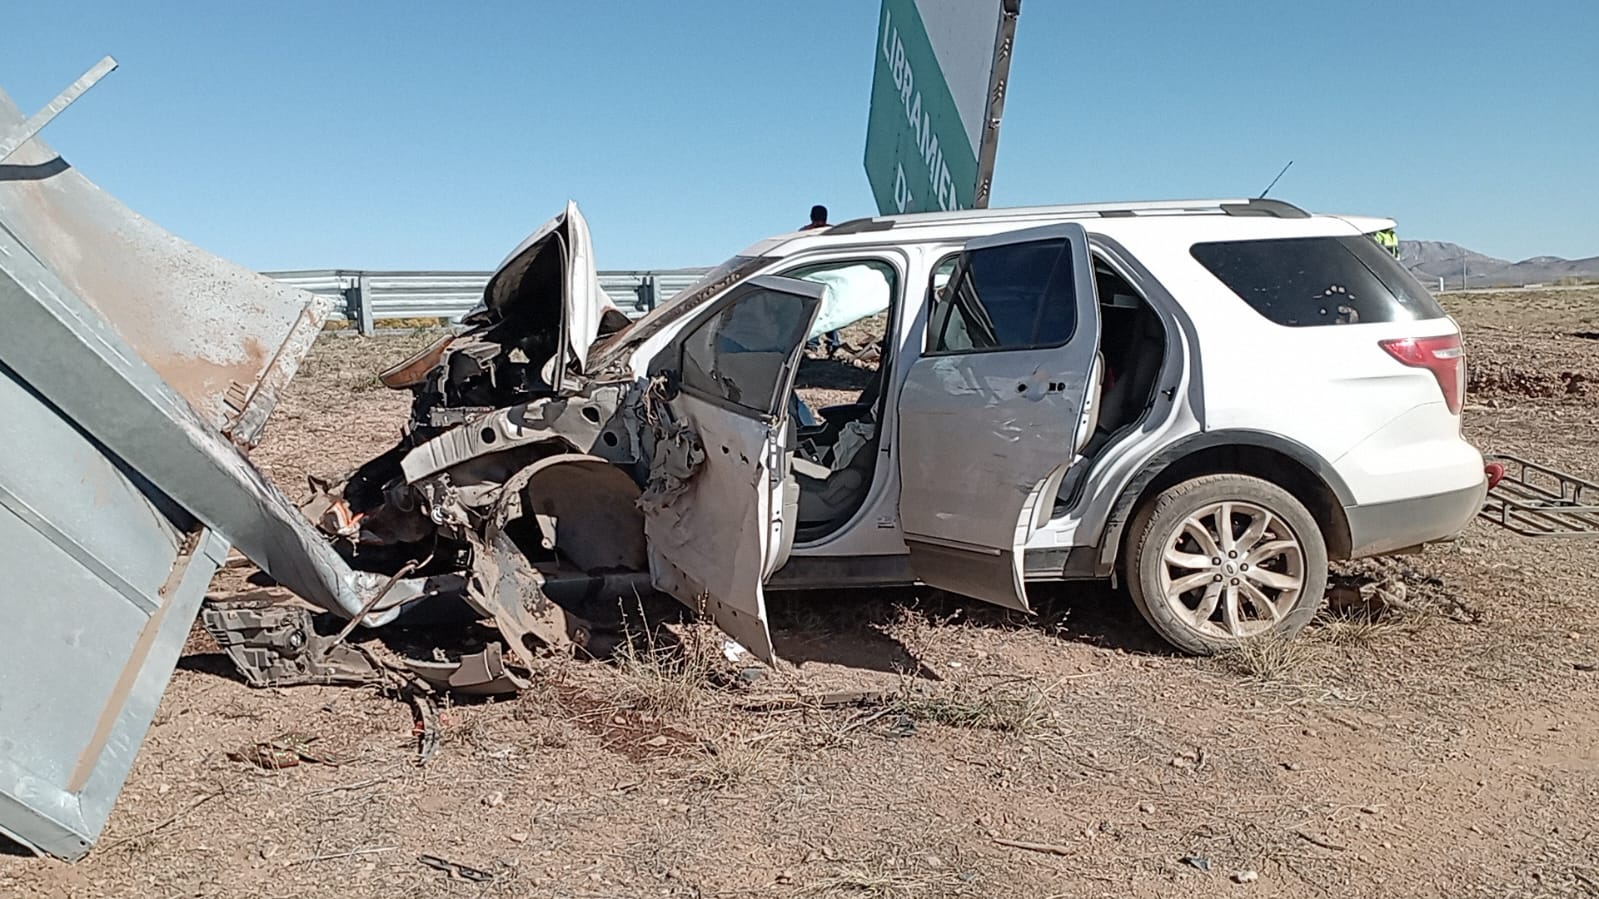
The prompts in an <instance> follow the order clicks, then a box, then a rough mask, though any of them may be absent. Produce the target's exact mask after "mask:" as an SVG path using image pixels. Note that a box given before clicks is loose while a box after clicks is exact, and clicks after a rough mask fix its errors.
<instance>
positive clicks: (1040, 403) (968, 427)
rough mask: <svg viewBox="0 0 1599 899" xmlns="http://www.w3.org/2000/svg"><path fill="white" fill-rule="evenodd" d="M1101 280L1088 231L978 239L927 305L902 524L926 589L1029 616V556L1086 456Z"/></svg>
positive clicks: (910, 392) (906, 431) (904, 424)
mask: <svg viewBox="0 0 1599 899" xmlns="http://www.w3.org/2000/svg"><path fill="white" fill-rule="evenodd" d="M1093 271H1094V270H1093V264H1092V261H1091V260H1090V258H1089V255H1088V237H1087V234H1086V233H1085V232H1084V231H1083V228H1082V226H1080V225H1075V224H1067V225H1052V226H1049V227H1044V228H1033V229H1029V230H1026V231H1015V232H1011V233H1008V234H1000V235H995V236H992V237H985V238H981V239H978V240H973V241H971V242H970V243H968V244H967V245H966V246H965V248H964V249H963V252H962V253H961V256H960V258H959V260H958V261H957V262H956V265H955V269H954V271H953V272H952V273H951V274H950V278H949V281H948V282H947V283H946V284H945V285H944V286H943V287H942V288H941V289H937V290H936V291H935V293H934V296H933V297H932V298H931V301H930V302H929V304H928V310H929V311H928V319H927V342H926V345H925V349H924V351H923V354H922V357H921V358H919V359H917V360H916V362H915V364H913V365H912V366H911V370H910V372H909V374H908V376H907V378H906V381H905V389H904V392H903V393H902V394H901V395H900V401H899V435H900V436H899V464H900V524H901V527H902V528H903V530H904V532H905V542H906V544H907V545H908V546H909V547H910V555H911V568H912V570H913V571H914V572H915V573H916V576H917V577H919V578H920V579H921V580H922V581H924V582H925V583H927V584H930V585H932V586H935V587H939V588H942V589H946V590H950V591H953V592H956V593H961V594H964V595H966V596H971V597H975V598H977V599H982V600H987V601H988V602H992V603H997V604H999V605H1003V606H1009V607H1011V608H1016V609H1022V610H1024V611H1025V610H1027V609H1028V605H1027V594H1026V592H1025V590H1024V588H1023V582H1022V547H1023V545H1024V544H1025V543H1026V542H1027V538H1028V535H1029V534H1030V533H1031V532H1032V531H1033V529H1035V528H1036V527H1037V526H1038V525H1039V524H1040V523H1042V522H1043V521H1044V520H1046V519H1047V517H1048V514H1049V511H1050V509H1051V508H1052V507H1053V504H1054V499H1055V493H1056V491H1057V490H1059V487H1060V482H1061V478H1062V477H1063V476H1064V475H1065V473H1066V470H1067V468H1068V467H1070V465H1071V464H1072V462H1073V460H1074V459H1075V458H1076V455H1077V450H1078V449H1079V447H1078V446H1077V445H1076V444H1077V440H1078V439H1079V437H1078V432H1079V422H1080V420H1081V417H1082V415H1083V412H1084V402H1085V395H1086V394H1087V392H1088V384H1089V381H1090V379H1091V377H1092V375H1093V369H1094V364H1095V357H1096V355H1097V353H1098V345H1099V308H1098V304H1097V302H1096V300H1095V298H1094V275H1093ZM1090 399H1092V398H1090ZM1089 430H1092V429H1089Z"/></svg>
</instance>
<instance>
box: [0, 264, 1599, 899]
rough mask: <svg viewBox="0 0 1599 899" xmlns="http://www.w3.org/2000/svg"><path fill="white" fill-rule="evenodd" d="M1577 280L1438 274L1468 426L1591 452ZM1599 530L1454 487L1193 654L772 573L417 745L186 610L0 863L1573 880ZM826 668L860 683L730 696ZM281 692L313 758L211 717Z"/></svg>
mask: <svg viewBox="0 0 1599 899" xmlns="http://www.w3.org/2000/svg"><path fill="white" fill-rule="evenodd" d="M1570 293H1571V292H1566V293H1562V294H1561V295H1559V296H1552V297H1529V296H1528V295H1527V294H1525V293H1515V294H1510V293H1507V294H1503V295H1481V294H1474V295H1470V296H1469V297H1461V298H1459V299H1458V300H1455V301H1453V303H1452V309H1453V311H1454V312H1456V314H1457V315H1458V316H1459V317H1460V319H1461V321H1462V322H1463V323H1464V324H1465V326H1466V327H1467V328H1468V335H1469V336H1468V346H1469V350H1468V352H1469V359H1470V363H1471V367H1472V371H1473V372H1474V374H1473V376H1472V382H1471V386H1472V391H1471V393H1470V395H1469V397H1468V402H1469V404H1470V406H1469V414H1468V430H1469V432H1470V435H1471V437H1472V438H1473V440H1474V441H1475V442H1477V444H1478V445H1479V446H1481V447H1483V448H1484V449H1485V450H1488V451H1494V452H1514V453H1519V454H1524V455H1527V456H1530V457H1532V458H1535V459H1539V460H1542V461H1545V462H1548V463H1551V464H1554V465H1557V466H1559V467H1562V468H1565V469H1567V470H1570V471H1572V472H1574V473H1577V474H1581V475H1583V476H1586V477H1589V478H1599V453H1596V449H1599V426H1596V425H1599V410H1596V409H1595V408H1594V405H1593V400H1592V397H1591V396H1590V395H1589V393H1588V390H1589V389H1591V388H1590V387H1589V383H1588V377H1589V375H1590V374H1599V342H1596V341H1594V340H1592V339H1589V338H1587V337H1580V336H1572V335H1573V334H1576V333H1578V332H1586V331H1589V330H1590V329H1594V327H1595V326H1594V325H1593V323H1592V322H1591V321H1590V320H1587V319H1586V317H1588V316H1592V315H1593V313H1594V312H1596V311H1599V291H1594V292H1577V293H1578V294H1579V295H1577V296H1571V295H1569V294H1570ZM1449 299H1450V298H1446V300H1449ZM419 340H420V338H387V339H383V340H359V339H345V338H330V339H326V340H324V341H323V342H322V343H320V344H319V345H318V347H317V349H316V350H315V352H314V354H313V356H312V358H311V359H310V361H309V364H308V365H307V367H306V370H305V373H304V375H302V377H301V378H300V379H299V380H298V381H296V382H295V385H294V387H293V389H292V390H291V391H290V392H289V395H288V396H287V397H286V398H285V401H284V403H283V406H282V408H281V410H280V411H279V413H278V414H277V416H276V417H275V418H274V420H273V422H272V424H271V426H270V427H269V430H268V434H267V440H266V442H265V444H264V445H263V446H262V448H261V450H260V451H259V454H258V457H257V458H258V461H259V462H260V464H261V465H262V467H263V468H264V469H265V470H267V471H268V472H269V473H270V474H271V476H272V477H273V478H274V479H277V480H278V481H279V482H280V483H282V484H285V485H286V488H287V489H288V490H289V491H290V492H291V493H297V492H298V491H299V488H300V485H302V484H303V483H304V476H305V474H306V473H307V472H328V471H333V470H337V469H339V468H340V467H342V466H346V465H349V464H353V463H355V462H357V461H359V460H361V459H364V458H366V457H368V456H370V455H372V454H373V453H375V452H376V451H377V450H379V449H380V448H382V447H384V446H386V445H388V443H389V442H390V441H392V440H393V439H394V437H395V435H396V434H397V428H398V426H399V423H400V421H401V420H402V418H403V415H404V409H405V406H406V402H405V398H404V397H403V396H401V395H398V394H393V393H390V392H388V391H385V390H382V389H380V388H375V387H374V384H373V381H372V373H373V372H374V371H375V370H376V369H377V368H378V367H379V366H380V364H381V363H382V362H384V361H386V360H389V359H393V358H396V357H398V356H400V355H402V354H403V353H404V352H406V351H407V350H408V349H410V348H412V347H414V346H415V345H416V344H417V343H418V342H419ZM1567 375H1572V376H1580V383H1579V382H1578V379H1577V378H1576V377H1567ZM1572 383H1579V387H1578V388H1577V389H1572V388H1571V387H1569V385H1570V384H1572ZM1596 563H1599V544H1593V543H1585V542H1561V543H1553V542H1547V543H1539V542H1534V541H1529V540H1525V539H1522V538H1518V537H1515V536H1513V535H1510V534H1508V533H1506V532H1502V531H1498V530H1495V529H1494V528H1493V527H1492V526H1490V525H1487V524H1477V525H1474V526H1472V527H1471V529H1470V530H1469V531H1468V532H1467V533H1466V534H1465V536H1464V537H1463V538H1462V539H1461V540H1460V541H1459V542H1458V543H1456V544H1453V545H1450V546H1446V547H1440V548H1435V549H1432V550H1430V551H1428V552H1427V553H1426V554H1424V555H1421V556H1413V557H1406V558H1403V559H1398V560H1389V561H1383V562H1371V563H1363V564H1359V565H1352V566H1345V567H1343V568H1341V569H1340V571H1339V572H1338V573H1339V575H1340V578H1341V580H1342V582H1343V583H1345V584H1346V585H1348V586H1349V587H1350V588H1352V589H1358V588H1359V587H1361V586H1365V587H1366V588H1367V591H1368V593H1371V592H1375V595H1376V596H1377V597H1379V600H1378V601H1377V602H1378V604H1377V605H1376V606H1375V607H1374V610H1372V611H1368V612H1364V613H1347V614H1346V615H1344V616H1335V615H1328V616H1327V617H1325V618H1324V619H1323V620H1321V621H1318V622H1317V623H1316V624H1315V625H1313V626H1312V627H1311V628H1310V629H1309V630H1308V631H1307V632H1306V633H1305V634H1304V635H1303V636H1302V638H1301V639H1300V640H1299V641H1296V642H1295V643H1293V644H1289V645H1288V646H1287V647H1275V648H1269V649H1262V650H1260V651H1257V652H1251V653H1245V654H1240V655H1236V656H1233V657H1229V658H1218V659H1193V658H1186V657H1180V656H1175V655H1172V654H1171V653H1170V652H1168V651H1167V650H1166V649H1164V648H1163V647H1162V645H1160V644H1159V643H1158V642H1157V641H1156V639H1155V638H1154V637H1153V635H1152V634H1151V633H1150V632H1149V631H1148V629H1147V628H1146V627H1145V626H1144V625H1143V623H1142V622H1141V621H1140V619H1139V618H1138V616H1137V614H1136V613H1135V612H1134V611H1133V610H1132V608H1131V605H1130V603H1129V602H1128V601H1127V600H1126V599H1125V597H1123V596H1121V595H1119V594H1117V593H1115V592H1113V591H1111V590H1109V589H1108V588H1102V587H1081V586H1079V587H1071V588H1056V589H1051V590H1040V591H1038V594H1037V597H1036V598H1037V599H1038V604H1039V606H1040V609H1041V611H1040V612H1039V614H1038V615H1037V616H1036V617H1033V618H1025V617H1022V616H1020V615H1010V614H1005V613H1003V612H1000V611H996V610H994V609H991V608H987V607H984V606H982V605H981V604H978V603H970V602H961V601H957V600H953V599H951V598H949V597H946V596H941V595H938V594H936V593H933V592H930V591H875V592H849V593H838V594H834V595H827V596H814V595H813V596H805V597H774V598H773V618H774V621H775V632H776V637H777V646H778V651H779V653H780V654H782V655H783V656H784V657H785V658H786V659H787V660H788V663H787V664H786V665H785V666H784V667H783V668H782V670H780V671H777V672H775V673H774V672H766V673H765V674H764V676H761V677H758V678H755V679H754V683H752V684H746V683H745V679H747V678H750V677H753V675H745V677H743V678H741V677H739V676H738V674H739V672H738V671H736V670H732V669H733V668H734V667H735V666H730V665H729V664H728V663H727V662H726V661H725V660H724V659H722V657H721V655H720V653H719V651H718V648H717V643H716V641H715V640H714V638H713V637H711V636H709V635H706V634H704V633H703V632H701V631H699V630H697V629H695V628H692V627H688V628H683V627H678V628H677V630H678V631H679V632H680V633H681V634H682V635H683V637H684V640H685V643H684V645H683V647H682V648H681V649H680V651H677V652H673V653H665V652H663V653H660V654H656V655H652V654H651V653H650V652H649V649H648V647H645V648H643V649H640V650H638V651H637V652H635V653H634V654H633V655H632V656H631V658H629V659H624V660H623V661H621V662H618V663H612V664H600V663H592V662H591V663H582V662H574V661H564V662H561V661H552V662H550V663H549V664H547V665H546V666H543V667H542V668H541V669H540V670H539V671H537V672H536V673H535V680H536V688H535V689H534V690H532V691H530V692H529V693H527V694H526V695H524V696H521V697H519V698H517V699H515V700H513V701H504V702H473V703H463V704H459V705H456V706H454V707H451V708H448V709H446V710H445V712H444V715H443V720H444V728H443V745H442V747H441V749H440V752H439V754H438V756H437V757H436V758H435V759H434V760H433V761H432V762H431V763H430V764H428V765H427V766H426V767H418V766H417V765H416V764H415V758H416V740H415V738H414V736H413V733H412V717H411V712H410V711H409V709H408V708H407V706H406V705H405V704H404V703H402V702H399V701H396V700H395V699H392V698H389V697H385V696H382V695H379V694H378V693H376V692H375V691H373V690H370V689H340V688H320V687H302V688H294V689H281V690H280V689H270V690H252V689H250V688H248V687H245V686H244V685H243V684H242V683H240V682H239V681H238V680H237V679H236V678H235V676H234V675H233V674H232V673H231V671H230V670H229V668H228V666H227V665H226V663H225V662H224V661H223V660H222V659H221V657H220V656H218V655H216V654H215V653H214V648H213V647H210V646H208V645H207V641H206V640H205V639H202V638H198V637H197V638H196V639H194V640H193V641H191V650H192V651H191V652H190V653H189V654H187V655H186V656H185V657H184V659H183V660H182V662H181V664H180V667H179V670H178V672H177V674H176V676H175V677H174V679H173V681H172V684H171V687H170V688H169V690H168V691H167V694H166V697H165V700H164V702H163V704H162V706H161V709H160V712H159V715H158V716H157V718H156V721H155V724H154V726H153V727H152V729H151V732H150V736H149V739H148V741H147V742H146V744H145V746H144V749H143V751H142V752H141V753H140V756H139V759H138V762H137V764H136V766H135V768H134V770H133V773H132V775H131V777H130V778H129V781H128V786H127V789H126V790H125V791H124V793H123V795H122V798H121V801H120V803H119V804H118V806H117V808H116V810H115V812H114V814H113V815H112V818H111V822H110V825H109V826H108V828H107V830H106V833H105V835H104V837H103V839H102V841H101V843H100V846H99V848H98V849H97V850H96V851H95V852H94V853H92V854H91V855H90V856H89V857H88V858H87V859H86V860H84V861H83V862H81V863H79V864H76V865H70V866H69V865H65V864H62V863H59V862H55V861H50V860H39V859H32V858H28V857H24V856H21V855H20V854H17V853H15V852H13V853H12V854H10V855H3V854H0V895H18V896H60V897H68V896H71V897H96V896H153V897H168V896H250V897H288V896H312V895H314V896H334V895H337V896H357V897H364V896H374V897H376V896H383V897H391V896H401V895H403V896H411V897H425V896H507V897H509V896H561V897H619V896H629V897H630V896H663V897H664V896H681V897H710V896H728V897H732V896H793V897H808V896H839V897H845V896H850V897H911V896H1004V897H1046V896H1058V897H1067V896H1073V897H1075V896H1115V897H1182V899H1197V897H1206V896H1248V895H1260V896H1268V895H1269V896H1340V897H1342V896H1406V897H1431V896H1437V897H1451V899H1453V897H1462V896H1495V897H1497V896H1527V897H1544V896H1549V897H1555V896H1594V895H1599V672H1596V671H1595V670H1594V669H1595V666H1596V664H1599V582H1596V580H1595V578H1594V577H1593V575H1594V573H1595V572H1596V571H1599V565H1596ZM237 584H238V578H237V576H234V577H233V578H232V579H231V580H229V581H226V582H222V581H219V583H218V585H217V586H216V591H217V592H218V593H219V594H225V593H227V592H229V591H230V590H233V589H236V588H237ZM364 639H372V638H371V637H366V638H364ZM839 689H855V690H880V691H885V693H886V694H888V695H887V698H886V699H885V700H883V701H879V702H876V703H872V704H868V705H866V706H864V707H858V708H855V707H845V708H823V707H820V706H819V704H817V703H811V704H808V705H800V706H798V707H784V708H779V709H776V710H772V709H767V710H763V711H755V710H751V708H750V706H751V705H752V704H756V705H758V703H755V702H754V701H755V700H758V699H761V698H763V697H766V698H770V697H773V696H779V695H786V694H789V693H793V692H801V693H805V694H807V695H811V696H815V695H817V694H819V693H820V692H822V691H827V690H839ZM285 731H299V732H304V733H307V734H310V735H314V736H316V737H318V738H319V740H318V742H317V744H315V745H316V746H318V747H319V748H320V751H321V752H322V753H323V754H324V755H325V756H326V757H328V758H330V759H332V760H333V761H337V762H338V764H336V765H334V764H304V765H300V766H298V767H294V768H289V769H285V770H279V771H264V770H261V769H259V768H257V767H254V766H252V765H250V764H247V763H243V762H237V761H230V760H229V758H228V756H227V753H228V751H229V750H232V749H235V748H236V747H238V746H240V745H241V744H243V743H246V742H248V741H254V740H260V739H270V738H272V737H274V736H276V735H278V734H280V733H283V732H285ZM421 855H434V856H439V857H442V858H445V859H448V860H450V861H453V862H458V863H460V864H463V865H467V866H469V867H471V868H475V869H480V870H481V871H484V872H486V873H488V874H490V875H492V880H490V881H488V882H484V883H478V882H472V881H467V880H462V879H459V878H451V877H450V876H448V875H446V874H444V873H442V872H440V871H438V870H435V869H433V868H430V867H427V866H425V865H423V864H421V863H419V862H418V857H419V856H421ZM1239 881H1243V882H1239Z"/></svg>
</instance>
